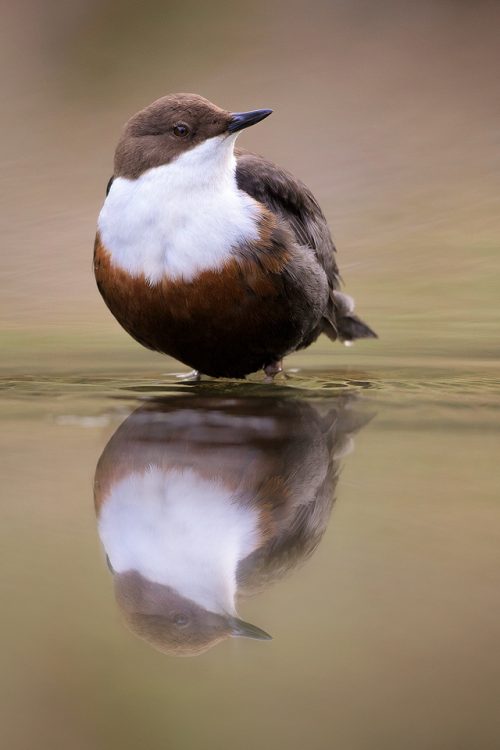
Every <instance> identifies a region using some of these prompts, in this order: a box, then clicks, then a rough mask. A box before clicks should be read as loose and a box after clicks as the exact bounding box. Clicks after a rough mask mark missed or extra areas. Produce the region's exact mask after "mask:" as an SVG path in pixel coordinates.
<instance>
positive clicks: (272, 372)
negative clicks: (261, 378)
mask: <svg viewBox="0 0 500 750" xmlns="http://www.w3.org/2000/svg"><path fill="white" fill-rule="evenodd" d="M264 372H265V373H266V381H267V382H268V383H272V381H273V380H274V378H275V376H276V375H278V374H279V373H280V372H283V360H282V359H278V360H276V361H275V362H271V364H269V365H266V366H265V367H264Z"/></svg>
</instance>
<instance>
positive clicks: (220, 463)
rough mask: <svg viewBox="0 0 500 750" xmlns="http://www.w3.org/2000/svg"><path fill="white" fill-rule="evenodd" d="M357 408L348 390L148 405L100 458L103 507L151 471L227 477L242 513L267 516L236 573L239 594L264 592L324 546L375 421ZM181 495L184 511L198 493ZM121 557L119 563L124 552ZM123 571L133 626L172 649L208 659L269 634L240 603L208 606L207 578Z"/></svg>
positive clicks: (230, 496)
mask: <svg viewBox="0 0 500 750" xmlns="http://www.w3.org/2000/svg"><path fill="white" fill-rule="evenodd" d="M351 406H352V399H351V398H345V397H343V398H338V397H337V398H334V399H329V400H328V401H326V400H317V401H310V402H305V401H302V400H294V399H290V398H287V399H284V398H281V399H275V398H271V397H267V398H260V399H255V398H248V397H246V398H231V399H227V398H213V397H211V398H203V397H193V396H191V397H172V398H171V399H168V400H165V401H161V402H154V403H150V404H147V405H146V406H144V407H142V408H140V409H138V410H137V411H136V412H134V413H133V414H132V415H131V416H130V417H129V418H128V419H126V420H125V422H124V423H123V424H122V425H121V426H120V427H119V428H118V430H117V431H116V433H115V434H114V436H113V437H112V438H111V440H110V441H109V443H108V445H107V446H106V448H105V450H104V452H103V454H102V456H101V458H100V460H99V463H98V466H97V470H96V476H95V504H96V512H97V514H98V516H99V518H101V516H102V514H103V508H107V507H110V506H109V505H107V503H108V500H109V498H111V497H112V496H113V493H114V492H115V489H116V487H117V486H120V484H123V482H127V478H128V477H131V476H135V477H137V476H145V475H147V472H148V471H151V467H155V471H158V472H160V474H161V476H162V477H164V479H165V484H166V485H169V486H171V482H170V477H172V476H173V475H174V474H176V475H177V476H179V473H180V474H181V475H182V474H184V475H187V474H188V473H193V472H194V473H195V474H196V476H198V477H201V478H202V479H203V481H205V482H207V481H208V482H210V481H213V482H216V483H217V487H220V488H221V493H222V502H223V503H227V504H228V507H230V508H232V509H233V510H232V511H231V512H234V508H235V507H236V508H239V509H240V511H238V512H241V513H242V514H243V515H246V516H250V517H252V518H253V517H254V518H255V519H256V525H255V529H256V532H255V534H256V536H255V539H254V542H253V544H252V545H251V548H247V551H246V552H245V554H244V555H243V556H242V557H240V556H238V559H237V560H235V565H234V571H233V573H232V576H233V581H234V589H235V591H234V593H236V586H238V589H239V593H240V594H241V593H253V592H255V591H258V590H260V589H262V588H264V587H265V586H267V585H268V584H269V583H270V582H271V581H273V580H275V579H277V578H279V577H281V576H282V575H283V574H284V573H286V572H287V571H288V570H290V569H291V568H293V567H294V566H295V565H296V564H297V563H299V562H300V561H302V560H305V559H306V558H307V557H308V556H309V555H310V554H311V553H312V552H313V550H314V549H315V548H316V546H317V544H318V543H319V541H320V539H321V537H322V535H323V533H324V531H325V528H326V525H327V522H328V518H329V515H330V511H331V507H332V503H333V500H334V491H335V486H336V482H337V478H338V471H339V460H340V457H341V456H342V455H344V453H345V452H346V450H347V446H348V444H349V442H350V435H351V434H352V433H354V432H356V431H357V430H358V429H359V428H360V427H361V426H362V424H363V423H364V422H365V421H366V417H363V416H360V414H359V413H357V412H354V411H353V410H352V409H351ZM169 483H170V484H169ZM140 486H141V485H137V484H136V485H134V487H140ZM201 486H203V484H202V482H200V487H201ZM180 494H182V493H180ZM147 501H148V498H147V497H142V496H141V493H140V492H139V494H137V493H136V494H135V495H134V496H133V505H134V508H135V509H137V508H138V509H139V512H142V511H140V509H141V507H142V506H145V505H146V504H147ZM201 501H202V505H201V506H198V507H201V508H202V512H201V514H200V515H198V514H196V515H195V517H193V518H192V519H191V518H190V524H192V525H194V526H196V524H200V525H201V526H202V527H203V528H205V526H204V524H206V523H207V520H211V519H207V518H206V517H203V514H204V513H205V512H206V508H207V502H208V501H207V499H206V498H201ZM128 502H129V503H130V502H131V500H130V497H128ZM169 502H170V503H172V502H175V505H176V508H182V507H185V506H186V503H187V502H188V498H187V497H186V496H179V497H177V496H176V497H175V498H174V500H172V498H171V497H170V499H169ZM104 515H105V514H104ZM139 515H140V513H139ZM128 533H130V530H129V532H128ZM132 533H133V530H132ZM101 536H102V535H101ZM103 542H104V538H103ZM221 544H224V539H222V540H221ZM228 544H230V540H228ZM107 552H109V550H107ZM160 553H161V550H160ZM182 554H184V552H182ZM198 554H199V550H198ZM161 555H162V553H161ZM203 559H205V558H203ZM177 560H178V558H176V560H175V561H174V562H177ZM206 562H207V566H209V565H210V563H211V561H210V560H207V561H206ZM110 564H111V568H112V569H113V568H114V564H113V560H112V559H111V560H110ZM202 568H203V566H202ZM197 570H199V566H198V568H197ZM113 573H114V583H115V592H116V599H117V602H118V605H119V607H120V609H121V610H122V612H123V614H124V616H125V619H126V621H127V623H128V625H129V627H130V628H131V629H132V630H133V632H135V633H136V634H137V635H139V636H140V637H142V638H144V639H146V640H147V641H148V642H150V643H151V644H152V645H154V646H155V647H157V648H158V649H160V650H161V651H163V652H166V653H171V654H177V655H181V654H183V655H187V654H198V653H202V652H203V651H205V650H206V649H208V648H209V647H211V646H212V645H214V644H216V643H218V642H219V641H221V640H223V639H224V638H227V637H229V636H247V637H252V638H260V639H264V638H269V636H267V634H266V633H265V632H264V631H262V630H260V628H257V627H256V626H254V625H250V624H248V623H245V622H243V621H242V620H239V619H238V618H236V617H235V616H233V613H234V606H235V603H234V602H233V606H232V607H231V606H227V607H219V608H216V607H210V606H209V605H207V603H206V593H207V592H206V588H207V587H206V581H205V580H204V579H203V580H202V581H201V583H202V586H203V587H204V588H203V591H204V593H203V595H202V596H201V597H200V600H199V601H195V600H193V598H196V597H193V593H192V592H193V591H198V592H199V591H200V586H199V585H198V583H199V581H196V582H195V583H196V584H197V585H196V586H193V585H192V583H193V582H192V581H188V582H187V584H186V591H182V590H178V589H179V587H178V588H175V587H174V586H172V585H170V581H169V579H168V574H167V575H166V576H163V578H162V579H161V582H160V579H159V578H158V577H157V578H156V579H155V578H154V576H152V575H149V577H148V575H146V574H145V573H144V570H143V571H142V572H140V571H139V570H136V569H127V568H126V567H125V568H123V566H122V569H121V570H113ZM162 573H164V571H162ZM167 573H168V572H167ZM201 575H202V576H203V572H202V573H201ZM152 579H153V580H152ZM187 589H189V590H190V592H191V593H190V594H189V595H187ZM233 597H234V595H233ZM202 599H203V601H201V600H202ZM212 610H213V611H212Z"/></svg>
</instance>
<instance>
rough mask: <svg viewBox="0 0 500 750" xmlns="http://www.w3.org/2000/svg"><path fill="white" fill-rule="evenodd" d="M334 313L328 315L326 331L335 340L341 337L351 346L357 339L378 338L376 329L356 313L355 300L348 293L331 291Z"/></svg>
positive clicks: (341, 339) (344, 342)
mask: <svg viewBox="0 0 500 750" xmlns="http://www.w3.org/2000/svg"><path fill="white" fill-rule="evenodd" d="M331 301H332V308H333V309H332V315H331V316H330V315H329V316H328V318H327V319H326V320H327V325H325V327H324V332H325V333H326V335H327V336H328V337H329V338H331V339H332V340H333V341H335V340H336V339H339V341H342V343H343V344H346V345H347V346H349V345H350V344H352V343H353V341H355V340H356V339H376V338H378V336H377V334H376V333H375V331H373V330H372V329H371V328H370V326H368V325H367V324H366V323H364V322H363V321H362V320H361V318H358V316H357V315H356V314H355V313H354V300H353V298H352V297H349V295H348V294H343V293H342V292H338V291H333V292H332V293H331Z"/></svg>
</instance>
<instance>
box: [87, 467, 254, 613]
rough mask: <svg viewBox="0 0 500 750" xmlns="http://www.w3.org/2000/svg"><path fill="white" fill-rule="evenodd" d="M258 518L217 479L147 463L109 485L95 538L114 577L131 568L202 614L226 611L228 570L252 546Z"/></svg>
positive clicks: (231, 590) (231, 592) (230, 601)
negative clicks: (200, 609) (188, 601)
mask: <svg viewBox="0 0 500 750" xmlns="http://www.w3.org/2000/svg"><path fill="white" fill-rule="evenodd" d="M258 521H259V519H258V511H257V510H255V509H254V508H248V507H242V506H241V505H240V504H239V503H237V502H236V501H234V500H233V498H232V496H231V493H230V491H229V490H228V489H227V487H225V486H224V484H222V482H220V481H218V480H217V479H205V478H202V477H200V476H199V475H198V474H197V473H196V472H195V471H193V470H192V469H187V470H183V471H178V470H171V471H169V472H164V471H161V469H159V468H158V467H157V466H150V467H149V469H148V470H147V471H146V472H145V473H143V474H141V473H138V472H137V473H133V474H130V475H128V476H127V477H126V478H125V479H123V480H121V481H120V482H117V483H116V484H115V485H114V487H113V489H112V491H111V493H110V494H109V495H108V497H107V499H106V501H105V503H104V504H103V506H102V508H101V512H100V516H99V535H100V537H101V541H102V543H103V545H104V548H105V550H106V553H107V555H108V557H109V560H110V562H111V565H112V567H113V570H114V571H115V572H116V573H124V572H126V571H128V570H135V571H137V572H139V573H140V574H141V575H142V576H144V578H147V579H148V580H150V581H154V582H155V583H160V584H163V585H165V586H171V587H172V588H174V589H175V590H176V591H178V592H179V594H181V595H182V596H184V597H186V598H188V599H191V600H193V601H195V602H196V603H197V604H199V605H200V606H202V607H204V608H205V609H208V610H210V611H212V612H220V613H222V612H227V613H231V614H234V597H235V593H236V569H237V566H238V563H239V561H240V560H242V559H244V558H245V557H247V555H249V554H250V553H251V552H252V551H253V550H254V549H255V548H256V547H257V546H258V543H259V534H258Z"/></svg>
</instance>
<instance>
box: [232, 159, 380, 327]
mask: <svg viewBox="0 0 500 750" xmlns="http://www.w3.org/2000/svg"><path fill="white" fill-rule="evenodd" d="M236 159H237V161H236V180H237V182H238V187H239V188H240V190H244V191H245V192H246V193H248V194H249V195H251V196H252V198H255V200H258V201H259V202H260V203H263V204H264V205H265V206H267V208H268V209H269V210H270V211H272V212H273V213H276V214H278V215H279V216H281V218H282V219H283V220H284V221H285V222H286V223H287V224H288V226H289V227H290V229H291V230H292V232H293V234H294V235H295V237H296V238H297V242H298V243H299V244H300V245H302V246H305V247H309V248H311V250H312V251H313V252H314V254H315V255H316V258H317V260H318V263H319V264H320V265H321V266H322V268H323V269H324V271H325V273H326V276H327V279H328V284H329V287H330V301H329V304H328V306H327V309H326V310H325V312H324V317H323V322H322V330H323V333H326V335H327V336H329V337H330V338H331V339H333V340H335V339H337V338H339V339H340V340H341V341H353V340H354V339H359V338H376V337H377V334H376V333H375V331H372V329H371V328H370V327H369V326H368V325H366V323H364V322H363V321H362V320H360V318H358V316H357V315H355V314H354V300H352V299H351V298H350V297H348V296H347V295H346V294H343V293H342V292H340V291H339V287H340V281H341V279H340V274H339V269H338V266H337V262H336V260H335V245H334V244H333V240H332V238H331V235H330V230H329V229H328V224H327V223H326V219H325V217H324V216H323V212H322V210H321V208H320V207H319V205H318V202H317V200H316V198H315V197H314V195H313V194H312V193H311V191H310V190H309V188H307V187H306V186H305V185H304V184H303V183H302V182H301V181H300V180H297V179H296V178H295V177H294V176H293V175H292V174H290V173H289V172H287V171H286V170H284V169H281V167H278V166H276V165H275V164H273V163H272V162H270V161H267V160H266V159H264V158H263V157H262V156H257V155H256V154H251V153H249V152H248V151H243V150H239V149H237V150H236Z"/></svg>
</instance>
